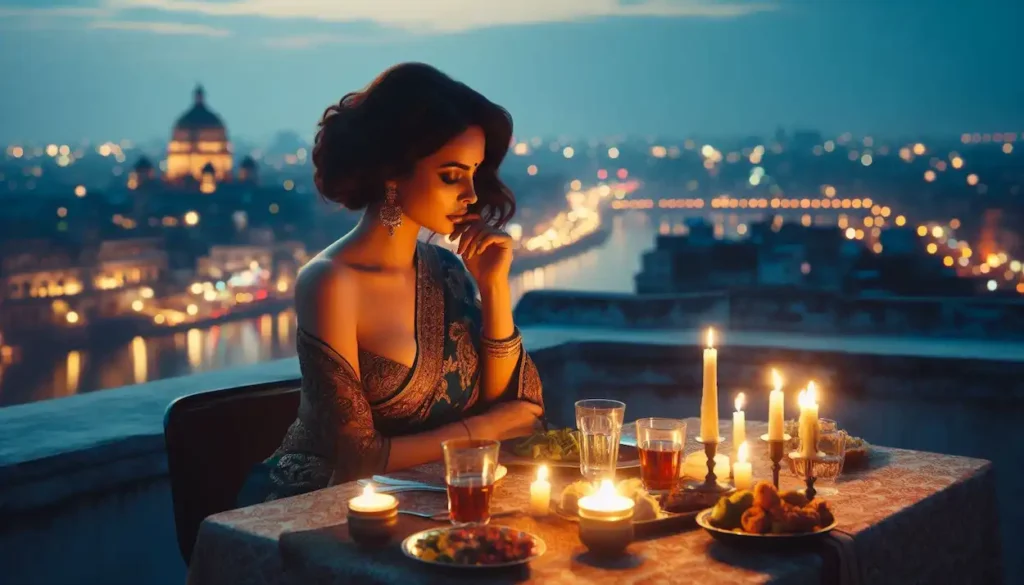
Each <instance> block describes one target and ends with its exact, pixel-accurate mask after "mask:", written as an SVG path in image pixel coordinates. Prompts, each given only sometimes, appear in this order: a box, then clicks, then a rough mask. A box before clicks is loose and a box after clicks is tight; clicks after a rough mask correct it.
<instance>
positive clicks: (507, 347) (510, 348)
mask: <svg viewBox="0 0 1024 585" xmlns="http://www.w3.org/2000/svg"><path fill="white" fill-rule="evenodd" d="M522 347H523V336H522V335H520V333H519V328H518V327H517V328H516V329H515V331H514V332H513V333H512V335H510V336H509V337H506V338H505V339H491V338H489V337H486V336H481V337H480V348H481V349H482V350H483V351H484V353H486V354H487V355H488V356H490V357H493V358H499V359H500V358H507V357H511V356H514V355H517V354H518V353H519V352H520V351H521V350H522Z"/></svg>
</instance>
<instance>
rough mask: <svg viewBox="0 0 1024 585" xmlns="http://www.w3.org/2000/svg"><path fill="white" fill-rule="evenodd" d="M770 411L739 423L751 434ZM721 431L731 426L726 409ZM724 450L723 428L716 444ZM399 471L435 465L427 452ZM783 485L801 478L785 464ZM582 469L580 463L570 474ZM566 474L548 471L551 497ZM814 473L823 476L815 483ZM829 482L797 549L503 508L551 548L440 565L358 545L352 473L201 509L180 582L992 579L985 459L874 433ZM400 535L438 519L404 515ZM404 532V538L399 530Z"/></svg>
mask: <svg viewBox="0 0 1024 585" xmlns="http://www.w3.org/2000/svg"><path fill="white" fill-rule="evenodd" d="M687 427H688V430H689V437H688V438H687V443H686V451H687V452H688V453H689V452H693V451H696V450H698V449H699V448H700V444H699V443H697V442H696V441H695V440H694V438H695V432H696V431H697V430H698V428H699V423H698V421H697V419H689V420H688V425H687ZM766 430H767V425H766V424H764V423H759V422H748V423H747V436H748V437H750V438H755V437H759V436H760V435H761V434H762V433H765V432H766ZM722 431H723V434H724V435H725V436H726V437H728V436H730V435H731V431H730V429H729V423H728V422H726V421H723V423H722ZM751 446H752V447H755V448H754V449H752V451H753V458H752V459H753V464H754V475H755V478H756V479H757V478H760V479H770V476H771V473H770V462H769V461H768V460H767V449H766V448H765V447H764V444H763V443H760V442H757V443H754V444H752V445H751ZM720 447H721V448H722V449H724V450H725V451H722V452H725V453H729V452H731V450H732V446H731V445H730V444H729V442H728V441H727V442H726V443H724V444H723V445H721V446H720ZM532 474H533V472H532V470H517V469H512V470H510V473H509V475H508V477H506V478H505V479H504V480H502V481H501V483H500V485H499V487H498V488H497V489H496V492H495V495H494V500H493V504H492V506H493V508H492V509H495V508H496V509H499V510H504V509H522V510H525V509H526V508H527V502H528V498H529V487H528V486H529V483H530V481H531V480H532V479H533V478H532ZM394 475H395V476H396V477H406V478H415V479H428V480H430V481H433V482H437V481H439V480H440V479H441V478H442V477H443V464H441V463H433V464H428V465H424V466H421V467H418V468H416V469H414V470H410V471H408V472H404V473H400V474H394ZM782 476H783V478H782V484H783V485H782V487H783V488H784V489H785V488H796V487H799V486H800V485H801V484H800V482H798V481H797V480H796V479H794V478H792V477H790V476H789V475H788V473H787V470H786V469H785V468H784V469H783V472H782ZM577 477H578V475H577ZM573 479H575V478H573V477H572V475H571V474H570V475H567V476H566V477H564V478H561V479H560V478H558V477H557V476H556V477H555V478H554V479H553V483H554V491H553V498H556V497H557V494H558V493H560V487H561V485H565V484H566V483H568V482H569V481H572V480H573ZM819 487H821V486H819ZM835 487H837V488H838V491H839V493H838V494H837V495H832V496H828V497H827V498H826V499H828V500H829V501H830V502H831V503H832V504H833V506H834V509H835V510H836V516H837V520H838V523H839V524H838V527H839V530H837V531H835V532H833V533H832V534H831V535H829V536H828V537H827V538H826V539H823V542H821V543H819V544H817V545H815V546H813V547H811V548H808V549H807V550H806V551H799V552H786V553H764V552H752V551H743V550H735V549H731V548H728V547H726V546H725V545H722V544H721V543H718V542H716V541H714V540H712V538H711V537H710V536H709V535H708V534H706V533H705V532H704V531H703V530H701V529H694V530H688V531H685V532H682V533H678V534H670V535H667V536H662V537H660V538H654V539H649V540H643V541H638V542H634V543H633V544H632V545H630V547H629V550H628V552H629V554H628V555H627V556H625V557H622V558H620V559H616V560H614V561H605V560H602V559H597V558H594V557H593V556H592V555H590V554H589V553H587V552H586V549H585V547H584V546H583V545H582V544H581V543H580V541H579V538H578V536H577V526H576V525H575V524H572V523H570V522H567V521H564V520H561V519H559V518H557V517H548V518H546V519H540V520H538V519H534V518H530V517H528V516H525V515H519V516H513V517H503V518H501V519H500V522H499V521H498V520H495V523H500V524H502V525H508V526H513V527H516V528H519V529H523V530H527V531H529V532H532V533H534V534H536V535H538V536H540V537H541V538H543V539H544V540H545V542H546V543H547V545H548V552H547V554H545V555H544V556H543V557H541V558H540V559H538V560H537V561H535V562H533V563H531V565H530V567H529V568H528V569H526V570H523V571H518V572H515V573H512V574H510V573H507V572H506V573H492V574H488V573H472V574H469V575H466V574H461V573H451V572H439V571H438V570H435V569H434V568H432V567H427V566H425V565H422V564H419V563H417V562H415V561H412V560H410V559H407V558H405V557H404V556H403V555H402V553H401V552H400V551H399V547H398V544H397V542H396V543H395V544H392V545H390V546H389V547H387V548H385V549H382V550H376V551H365V550H362V549H359V548H357V547H356V546H355V545H353V544H352V543H351V542H350V541H349V540H348V536H347V528H346V527H345V525H344V523H345V515H346V510H347V506H346V502H347V501H348V499H349V498H351V497H353V496H355V495H357V494H358V492H359V491H360V488H359V487H358V486H357V485H356V484H354V483H352V484H346V485H341V486H336V487H333V488H329V489H325V490H320V491H318V492H314V493H310V494H305V495H302V496H298V497H294V498H288V499H284V500H279V501H276V502H271V503H267V504H261V505H258V506H252V507H249V508H243V509H240V510H232V511H229V512H224V513H221V514H216V515H213V516H210V517H209V518H207V519H206V521H205V522H203V524H202V527H201V528H200V531H199V536H198V541H197V543H196V548H195V551H194V553H193V556H192V564H191V567H190V570H189V577H188V582H189V584H190V585H223V584H227V583H232V584H241V583H255V584H268V585H269V584H279V583H302V584H313V583H359V584H370V583H381V584H392V583H395V584H398V583H401V584H406V583H408V584H420V583H452V582H465V583H508V582H530V583H533V582H536V583H551V584H558V583H566V584H568V583H576V582H582V583H608V584H612V583H614V584H615V585H629V584H635V585H641V584H643V585H648V584H650V585H654V584H662V583H664V584H668V583H704V584H712V583H716V584H717V583H722V584H755V583H772V584H791V583H792V584H796V583H800V584H815V585H817V584H819V583H842V584H845V583H856V584H862V585H884V584H886V583H894V584H897V583H898V584H908V583H958V584H967V583H979V584H980V583H983V584H986V585H990V584H993V583H1001V582H1002V578H1003V577H1002V575H1003V572H1002V566H1001V562H1000V560H1001V559H1000V547H999V531H998V526H997V509H996V501H995V479H994V476H993V470H992V465H991V463H989V462H987V461H982V460H979V459H969V458H965V457H954V456H949V455H940V454H936V453H924V452H918V451H907V450H901V449H888V448H882V447H874V448H873V451H872V459H871V465H870V466H869V468H868V469H866V470H863V471H859V472H850V473H844V474H843V476H842V477H840V479H839V482H838V484H837V485H836V486H835ZM398 497H399V500H400V508H402V509H416V510H420V511H425V512H427V511H441V510H444V509H445V508H446V499H445V495H444V494H443V493H403V494H399V495H398ZM400 519H401V521H400V525H399V531H400V533H401V537H402V538H404V536H406V535H408V534H411V533H413V532H415V531H418V530H423V529H426V528H431V527H437V526H443V524H440V523H437V522H431V521H429V520H421V519H418V518H414V517H410V516H405V515H401V516H400ZM399 541H400V539H399Z"/></svg>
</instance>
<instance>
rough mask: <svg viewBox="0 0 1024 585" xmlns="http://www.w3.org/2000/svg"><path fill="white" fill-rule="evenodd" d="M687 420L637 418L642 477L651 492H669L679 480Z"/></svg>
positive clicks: (637, 444) (637, 443) (637, 438)
mask: <svg viewBox="0 0 1024 585" xmlns="http://www.w3.org/2000/svg"><path fill="white" fill-rule="evenodd" d="M685 445H686V423H685V422H683V421H681V420H678V419H674V418H642V419H639V420H637V421H636V446H637V448H638V449H639V450H640V478H641V479H642V480H643V482H644V487H645V488H646V489H647V490H648V491H652V492H653V491H668V490H671V489H672V487H673V486H675V484H676V481H677V480H678V479H679V467H680V466H681V465H682V459H683V447H685Z"/></svg>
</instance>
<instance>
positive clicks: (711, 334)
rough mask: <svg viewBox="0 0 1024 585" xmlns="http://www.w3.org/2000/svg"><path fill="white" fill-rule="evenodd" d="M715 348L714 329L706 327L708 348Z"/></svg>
mask: <svg viewBox="0 0 1024 585" xmlns="http://www.w3.org/2000/svg"><path fill="white" fill-rule="evenodd" d="M714 348H715V330H714V329H712V328H710V327H708V349H714Z"/></svg>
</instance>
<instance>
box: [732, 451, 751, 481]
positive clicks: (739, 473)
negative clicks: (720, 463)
mask: <svg viewBox="0 0 1024 585" xmlns="http://www.w3.org/2000/svg"><path fill="white" fill-rule="evenodd" d="M747 450H748V448H747V443H746V441H744V442H743V443H740V446H739V449H738V450H737V452H736V463H733V465H732V480H733V483H735V484H736V489H738V490H748V489H750V486H752V485H753V484H754V479H753V478H754V470H753V466H752V464H751V463H750V461H748V460H747V458H748V457H749V455H748V453H747Z"/></svg>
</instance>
